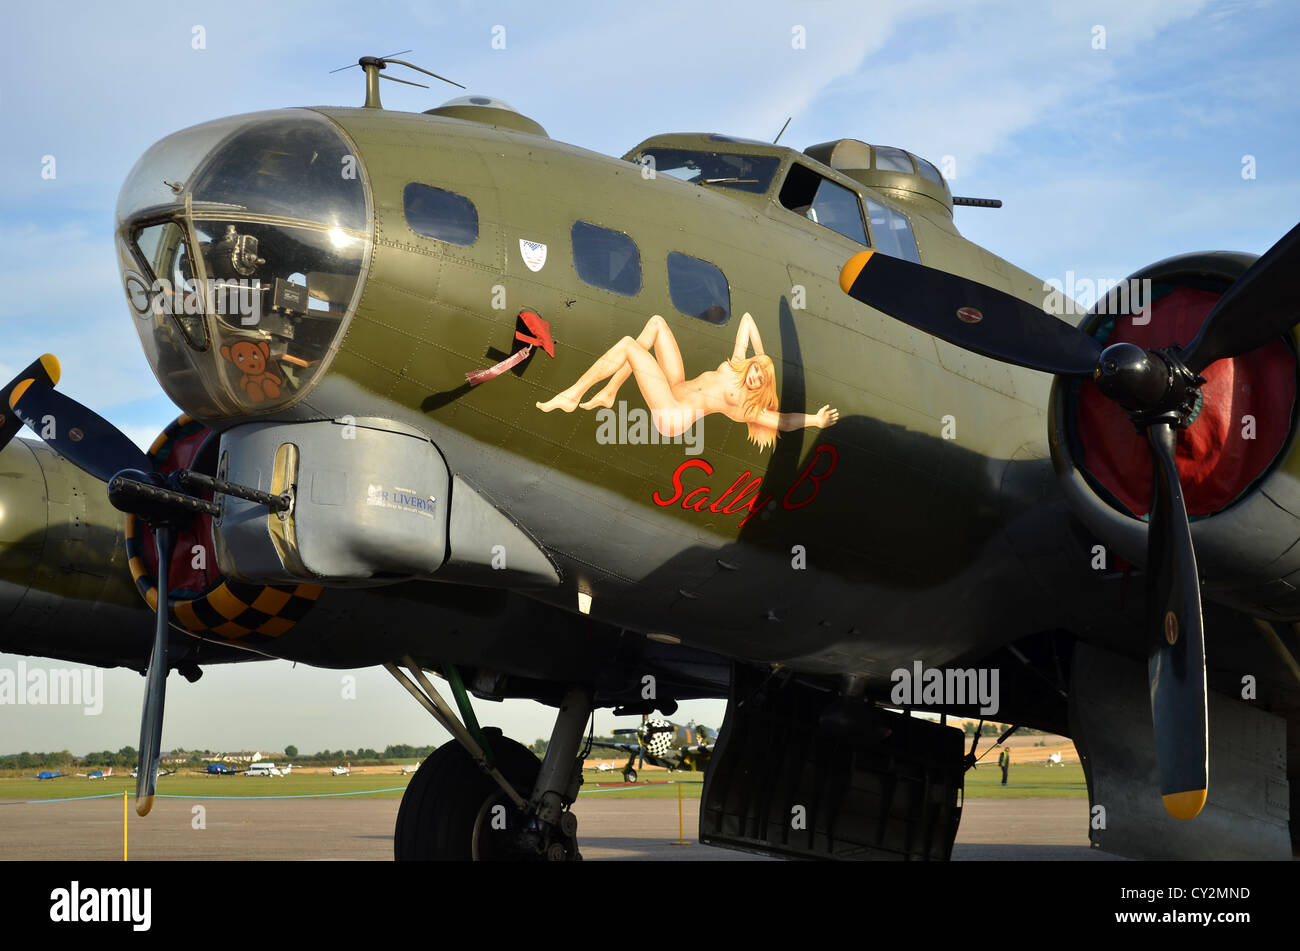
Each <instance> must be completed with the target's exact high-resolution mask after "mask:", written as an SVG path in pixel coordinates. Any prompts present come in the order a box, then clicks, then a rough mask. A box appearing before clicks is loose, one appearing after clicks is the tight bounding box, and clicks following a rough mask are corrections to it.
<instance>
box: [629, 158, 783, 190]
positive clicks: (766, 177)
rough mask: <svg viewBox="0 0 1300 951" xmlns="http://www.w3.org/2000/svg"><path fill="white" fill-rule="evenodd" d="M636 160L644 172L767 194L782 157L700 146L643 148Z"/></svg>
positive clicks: (694, 183) (698, 183) (645, 173)
mask: <svg viewBox="0 0 1300 951" xmlns="http://www.w3.org/2000/svg"><path fill="white" fill-rule="evenodd" d="M634 160H635V161H636V163H637V164H638V165H640V166H641V167H642V168H643V169H646V170H647V171H645V172H643V173H642V174H644V175H647V176H648V175H650V174H654V175H667V176H669V177H671V178H676V179H678V180H680V181H683V182H690V183H691V184H692V185H708V186H711V187H717V188H734V189H736V190H737V191H743V192H753V193H754V194H758V195H763V194H766V193H767V190H768V188H770V187H771V185H772V179H773V178H774V177H775V176H776V170H777V169H778V168H779V167H780V165H781V160H780V159H779V158H777V157H776V156H775V155H744V154H741V153H738V152H703V151H699V150H697V149H661V148H652V149H643V150H642V151H641V153H640V155H638V156H635V157H634Z"/></svg>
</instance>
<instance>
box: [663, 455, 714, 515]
mask: <svg viewBox="0 0 1300 951" xmlns="http://www.w3.org/2000/svg"><path fill="white" fill-rule="evenodd" d="M694 468H700V469H703V470H704V474H705V475H713V466H711V465H709V464H708V463H707V462H705V461H704V460H703V459H687V460H686V461H685V462H683V463H682V464H681V465H680V466H678V467H677V468H676V469H674V470H673V490H674V491H673V497H672V498H671V499H665V498H664V497H663V496H661V495H660V494H659V491H658V490H655V492H654V495H653V496H652V498H653V499H654V503H655V505H672V504H673V503H674V502H676V501H677V500H678V499H680V498H681V497H682V492H683V491H685V488H684V486H683V485H682V473H683V472H685V471H686V470H687V469H694Z"/></svg>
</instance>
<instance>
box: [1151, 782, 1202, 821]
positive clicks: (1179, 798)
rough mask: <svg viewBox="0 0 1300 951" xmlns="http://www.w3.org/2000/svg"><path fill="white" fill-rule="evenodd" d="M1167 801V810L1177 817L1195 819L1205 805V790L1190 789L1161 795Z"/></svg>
mask: <svg viewBox="0 0 1300 951" xmlns="http://www.w3.org/2000/svg"><path fill="white" fill-rule="evenodd" d="M1161 798H1163V799H1164V801H1165V811H1166V812H1168V813H1169V814H1170V815H1171V816H1173V817H1174V818H1175V819H1184V820H1186V819H1194V818H1195V817H1196V816H1197V814H1198V813H1200V811H1201V809H1203V808H1204V807H1205V790H1204V789H1189V790H1187V792H1176V793H1169V795H1167V796H1163V797H1161Z"/></svg>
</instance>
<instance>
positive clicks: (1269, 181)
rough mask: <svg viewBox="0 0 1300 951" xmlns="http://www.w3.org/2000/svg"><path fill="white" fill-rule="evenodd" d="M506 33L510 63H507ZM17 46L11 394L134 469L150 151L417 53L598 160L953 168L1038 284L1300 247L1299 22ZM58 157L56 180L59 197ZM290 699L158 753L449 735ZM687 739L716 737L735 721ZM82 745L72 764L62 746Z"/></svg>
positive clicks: (525, 718)
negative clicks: (120, 236)
mask: <svg viewBox="0 0 1300 951" xmlns="http://www.w3.org/2000/svg"><path fill="white" fill-rule="evenodd" d="M498 26H499V27H504V38H505V48H504V49H494V48H493V46H492V40H493V36H494V27H498ZM196 28H201V36H202V39H203V41H204V43H203V45H204V48H202V49H195V48H194V46H195V37H196V36H197V35H199V31H196ZM1099 29H1100V30H1101V31H1102V32H1100V33H1099V32H1098V31H1099ZM495 35H497V36H500V35H501V34H500V31H496V33H495ZM0 36H3V37H4V39H3V40H2V41H0V43H3V46H4V53H5V55H4V57H3V60H2V61H0V143H3V146H0V287H3V288H4V289H5V293H4V294H3V295H0V340H3V342H4V347H3V349H0V379H8V378H9V377H11V376H12V375H13V373H15V372H16V371H17V370H18V369H19V368H21V367H22V366H25V365H26V364H27V363H28V362H29V361H30V360H31V359H32V358H33V357H34V356H36V355H37V354H40V353H42V352H45V351H47V350H48V351H53V352H54V353H56V354H57V355H58V356H59V358H60V359H61V361H62V363H63V368H64V377H63V382H62V383H61V384H60V386H61V388H62V389H64V390H65V391H66V392H68V393H69V394H70V395H71V396H73V397H74V398H77V399H79V400H82V401H83V402H86V403H88V404H89V405H91V406H92V407H94V408H95V409H96V410H97V411H98V412H100V413H101V414H102V415H104V416H105V417H107V418H108V419H110V420H112V421H114V422H115V423H117V424H118V425H119V426H121V427H122V428H123V429H124V430H126V431H127V432H128V433H129V434H130V435H132V436H133V437H134V438H136V439H137V441H138V442H141V443H142V444H147V443H148V442H149V441H151V440H152V438H153V436H154V435H155V434H156V433H157V432H158V431H159V430H160V429H161V428H162V426H163V425H165V423H166V422H167V421H168V420H170V419H171V418H172V417H173V416H174V415H175V413H176V411H175V409H174V408H173V407H172V406H171V405H170V403H169V401H168V400H167V399H166V398H165V397H164V396H163V395H162V393H161V391H160V390H159V388H158V386H157V384H156V382H155V381H154V379H153V376H152V374H151V373H150V371H149V368H148V365H147V364H146V363H145V361H144V359H143V356H142V354H141V351H140V347H139V344H138V342H137V339H136V337H135V334H134V332H133V331H132V330H131V329H130V326H129V318H128V316H127V311H126V307H125V302H124V300H123V294H122V292H121V290H120V285H119V282H118V276H117V273H116V269H115V264H114V257H113V245H112V227H113V209H114V206H115V204H116V199H117V191H118V188H119V187H120V185H121V182H122V181H123V179H124V178H125V177H126V175H127V173H128V171H129V170H130V168H131V166H132V164H133V163H134V162H135V160H136V159H137V158H138V157H139V155H140V154H141V153H143V151H144V150H145V149H146V148H148V146H149V145H150V144H152V143H153V142H154V141H156V140H157V139H159V138H161V137H162V136H164V135H167V134H169V133H170V132H173V131H176V130H177V129H180V128H183V127H185V126H188V125H193V124H195V123H198V122H203V121H206V120H209V119H213V118H217V117H219V116H223V115H229V114H233V113H240V112H251V111H256V110H262V109H271V108H278V107H281V106H288V105H313V104H344V105H348V104H360V100H361V97H362V92H363V88H362V78H361V75H360V71H359V70H355V69H353V70H349V71H346V72H342V73H335V74H333V75H330V73H329V71H330V70H331V69H334V68H336V67H339V66H343V65H345V64H347V63H350V62H355V60H356V58H357V57H358V56H360V55H362V54H383V53H389V52H392V51H395V50H400V49H405V48H407V47H411V48H412V49H413V52H411V53H410V54H408V55H407V57H405V58H408V59H410V60H412V61H413V62H417V63H419V64H420V65H423V66H425V67H426V68H428V69H432V70H434V71H435V72H438V73H441V74H443V75H445V76H449V77H451V78H453V79H455V80H457V81H459V82H461V83H464V84H465V85H466V86H468V87H469V88H470V90H471V91H473V92H476V93H482V94H488V95H495V96H498V97H500V98H503V99H505V100H507V101H508V102H510V103H512V104H513V105H514V106H515V107H517V108H518V109H519V110H520V111H522V112H524V113H525V114H527V115H530V116H532V117H533V118H534V119H536V120H538V121H539V122H541V123H542V125H544V126H545V127H546V128H547V130H548V131H549V132H550V134H551V136H552V137H553V138H556V139H560V140H563V141H566V142H572V143H575V144H577V145H581V146H584V147H586V148H590V149H593V150H596V151H600V152H605V153H607V154H614V155H619V154H622V153H623V152H624V151H626V150H627V149H628V148H630V147H631V146H632V145H634V144H635V143H637V142H639V141H640V140H642V139H644V138H646V137H647V136H649V135H652V134H655V133H659V132H670V131H702V130H703V131H717V132H726V133H730V134H734V135H740V136H747V137H752V138H759V139H770V138H771V137H772V136H774V135H775V134H776V132H777V130H778V129H780V127H781V124H782V123H783V122H784V121H785V118H786V117H787V116H793V120H792V121H791V123H790V127H789V129H787V130H786V132H785V134H784V135H783V137H782V142H783V144H788V145H791V146H794V147H796V148H803V147H805V146H808V145H811V144H813V143H817V142H823V141H826V140H830V139H835V138H841V137H853V138H860V139H863V140H866V141H869V142H873V143H876V144H882V145H896V146H901V147H903V148H907V149H909V150H911V151H914V152H916V153H918V154H920V155H923V156H925V157H927V158H929V159H930V160H931V161H934V162H935V163H939V162H941V161H942V160H943V158H944V157H945V156H951V157H952V160H953V163H954V164H955V168H956V176H955V177H954V179H953V181H952V183H951V184H952V187H953V190H954V192H956V193H957V194H964V195H974V196H981V197H996V198H1001V199H1002V200H1003V202H1004V203H1005V204H1004V207H1003V208H1002V209H1001V210H998V211H990V210H983V209H958V211H957V218H956V220H957V225H958V227H959V228H960V229H961V231H962V232H963V234H965V235H966V236H967V237H968V238H970V239H971V240H973V241H975V242H976V243H978V244H981V245H983V246H985V247H987V248H989V249H991V250H993V251H995V252H996V253H998V254H1000V255H1001V256H1003V257H1005V258H1007V259H1008V260H1010V261H1011V262H1013V263H1015V264H1017V265H1019V266H1021V267H1024V268H1026V269H1027V270H1029V271H1030V272H1032V273H1034V274H1037V275H1039V276H1041V277H1043V278H1057V279H1058V280H1062V281H1063V280H1064V279H1065V276H1066V274H1067V271H1073V272H1074V274H1075V275H1076V277H1088V278H1092V279H1098V278H1108V279H1115V280H1117V279H1120V278H1122V277H1124V276H1126V275H1127V274H1129V273H1131V272H1132V271H1135V270H1137V269H1138V268H1139V267H1141V266H1143V265H1145V264H1147V263H1149V262H1151V261H1154V260H1157V259H1159V258H1163V257H1166V256H1168V255H1171V254H1175V253H1179V252H1183V251H1192V250H1205V249H1219V248H1226V249H1234V250H1245V251H1251V252H1255V253H1260V252H1262V251H1264V250H1265V249H1266V248H1267V247H1268V246H1269V245H1270V244H1272V242H1273V241H1275V240H1277V238H1279V237H1280V236H1281V235H1282V234H1284V233H1285V232H1286V231H1287V230H1288V229H1289V228H1291V227H1292V226H1293V225H1294V224H1295V223H1296V222H1297V221H1300V167H1298V165H1297V160H1296V156H1297V155H1300V148H1298V146H1300V141H1298V140H1300V122H1297V110H1296V107H1295V104H1294V96H1295V92H1294V90H1295V89H1297V88H1300V82H1298V80H1300V65H1298V62H1300V58H1297V57H1296V55H1295V50H1296V49H1297V46H1298V45H1300V44H1298V42H1297V41H1298V40H1300V13H1297V11H1296V8H1295V6H1294V5H1293V4H1289V3H1286V2H1274V3H1270V2H1266V0H1261V2H1256V0H1219V2H1210V0H1207V2H1198V0H1166V2H1161V3H1144V2H1140V0H1107V2H1096V0H1083V2H1072V3H1068V4H1064V3H1062V4H1057V3H1050V4H1044V3H1039V2H1026V3H1007V2H979V0H920V2H916V0H913V2H879V3H873V4H871V5H870V6H869V7H868V6H867V5H864V4H862V3H860V2H850V3H838V2H830V0H803V2H789V0H786V2H752V3H746V4H744V5H743V7H742V6H736V5H723V4H700V3H693V4H674V3H662V2H661V3H655V4H652V5H648V4H635V5H603V4H594V3H593V4H569V3H566V4H560V5H546V4H531V3H530V4H525V3H496V2H487V3H473V4H471V3H459V4H456V3H442V4H438V5H436V8H434V7H433V6H432V5H428V4H423V3H409V4H408V3H397V2H383V0H380V2H373V3H369V4H366V5H364V6H361V7H358V6H357V5H356V4H353V3H342V2H313V3H311V4H288V3H286V4H279V3H277V4H269V3H264V2H260V3H245V2H229V3H224V4H212V3H203V4H189V3H180V2H172V3H166V4H162V3H130V2H128V3H118V4H113V5H111V6H110V5H102V6H101V5H93V4H89V3H87V4H70V3H58V2H54V3H46V4H42V5H40V6H39V8H37V7H36V6H35V5H22V7H21V8H17V9H15V5H11V6H10V7H9V8H7V9H6V10H5V11H4V12H3V13H0ZM800 36H802V37H804V38H805V42H804V44H803V48H797V46H798V44H797V42H795V41H796V40H797V39H798V38H799V37H800ZM1099 39H1102V40H1104V46H1103V47H1102V48H1097V47H1098V45H1099V44H1098V40H1099ZM383 93H384V103H385V105H386V106H387V107H388V108H393V109H405V110H411V111H419V110H423V109H427V108H430V107H431V106H434V105H437V104H439V103H441V102H443V101H445V100H446V99H449V98H452V97H453V96H454V95H459V94H460V93H459V91H458V90H455V89H453V88H452V87H450V86H444V87H442V88H433V89H430V90H427V91H426V90H422V89H415V88H412V87H407V86H401V85H398V84H392V83H386V84H385V86H384V90H383ZM47 155H52V156H54V159H55V171H56V175H55V178H53V179H46V178H42V175H41V170H42V162H43V160H44V157H45V156H47ZM1247 156H1250V157H1252V158H1253V165H1254V169H1255V175H1254V177H1253V178H1248V177H1243V174H1242V170H1243V162H1246V161H1248V159H1247V158H1246V157H1247ZM13 663H14V659H13V658H8V657H0V664H8V665H10V666H12V665H13ZM288 671H289V668H288V665H283V664H276V665H260V666H259V669H258V670H257V671H251V670H249V668H247V667H245V668H242V669H236V670H232V671H229V672H221V671H213V672H212V673H210V674H209V675H208V677H206V678H205V679H204V680H203V681H202V682H200V684H198V685H195V686H193V687H191V686H190V685H187V684H179V685H178V686H177V687H175V688H173V691H172V696H171V697H169V700H170V701H171V705H170V709H169V714H170V715H169V718H168V727H167V730H166V732H165V733H164V744H167V745H172V744H194V743H199V744H201V745H207V746H215V745H230V746H235V745H238V746H250V747H251V746H258V745H263V746H270V745H273V744H279V745H283V743H286V742H292V743H296V744H297V745H298V746H300V747H303V748H312V749H314V748H316V747H318V746H325V745H328V746H331V747H340V746H342V747H347V746H358V745H367V746H376V745H383V744H385V743H388V742H416V741H418V740H419V739H420V738H421V737H427V736H441V733H440V731H436V730H434V729H433V728H432V726H431V724H430V725H429V726H427V727H426V716H425V715H424V714H423V713H421V712H420V711H419V710H418V708H416V706H415V705H414V704H413V703H412V702H411V701H410V700H409V698H407V697H406V696H405V694H404V693H403V692H402V691H400V690H399V689H398V688H397V687H396V685H389V684H387V683H386V682H385V681H386V680H387V675H386V674H383V673H382V671H378V672H376V671H371V672H368V673H366V674H364V675H361V676H363V677H364V678H365V679H363V680H362V681H360V683H361V684H373V686H374V691H373V693H374V695H375V698H376V699H375V706H374V707H373V708H371V709H368V710H360V711H359V710H358V709H357V708H356V707H348V708H346V709H343V710H340V708H339V704H338V702H337V701H336V700H335V699H333V698H336V697H337V693H338V683H339V676H340V675H339V674H338V673H336V672H313V671H309V670H307V669H306V668H303V667H301V666H300V667H298V668H297V669H296V670H294V671H292V674H290V673H288ZM313 678H314V679H313ZM119 680H120V682H119ZM108 687H109V689H110V690H111V694H110V696H113V697H119V698H120V700H121V702H120V703H114V704H113V710H111V711H106V712H105V714H104V715H103V716H101V717H97V718H82V719H81V720H79V721H77V720H72V719H68V720H67V721H66V722H65V721H64V720H63V719H60V717H59V716H58V715H56V714H55V713H54V712H51V713H49V715H48V716H45V715H39V716H36V717H31V716H29V714H31V713H32V711H31V709H30V708H29V709H28V711H26V712H25V713H24V716H25V717H27V720H25V721H19V720H18V719H17V718H15V717H13V716H11V713H12V712H13V711H6V712H4V713H3V714H0V716H3V721H0V722H3V725H4V731H3V735H0V748H9V747H11V746H13V747H15V748H23V747H27V748H32V747H36V746H42V745H43V746H56V747H63V746H69V747H72V748H74V749H81V748H83V747H84V748H87V749H88V748H104V747H111V748H113V749H116V748H117V747H119V746H121V745H123V744H124V743H127V742H134V733H135V731H136V729H137V726H138V712H137V707H136V703H137V700H136V697H137V696H138V691H139V678H138V677H136V676H135V675H134V674H123V673H121V672H119V673H116V674H110V675H109V681H108ZM366 692H369V688H367V690H366V691H363V692H362V696H364V694H365V693H366ZM381 692H382V693H383V694H386V695H387V696H388V699H386V700H383V701H382V702H381V701H380V700H379V697H380V694H381ZM362 696H359V698H358V700H357V701H356V703H358V704H360V703H361V701H362ZM189 698H196V699H194V700H193V701H191V700H190V699H189ZM314 698H316V699H319V700H320V703H321V706H320V708H319V709H317V708H316V707H314V706H313V704H314V703H315V702H316V699H314ZM222 704H225V705H226V706H225V707H222V706H221V705H222ZM263 705H264V706H263ZM191 706H192V709H191ZM119 707H121V708H123V712H122V713H121V714H118V713H117V712H116V711H117V710H118V708H119ZM214 708H215V709H227V710H228V712H227V713H226V714H225V715H216V716H214V715H213V714H212V710H213V709H214ZM202 710H207V711H208V715H207V716H205V717H203V718H202V720H200V713H201V711H202ZM331 711H337V713H331ZM494 712H497V711H496V708H494ZM358 713H361V714H362V715H361V716H358ZM500 713H501V716H500V717H498V718H497V719H498V720H499V721H500V722H501V724H502V725H503V726H504V727H505V728H506V729H507V731H512V732H514V733H515V735H517V736H519V737H520V738H522V739H525V740H530V739H532V738H533V737H535V736H537V735H542V734H544V733H546V732H548V729H549V727H548V719H547V718H546V717H544V716H539V715H538V712H537V708H531V709H530V705H525V704H519V705H505V706H504V707H502V708H501V710H500ZM685 715H697V716H699V717H700V718H701V719H704V720H705V721H707V722H711V723H714V724H715V725H716V724H717V723H718V722H719V721H720V720H721V704H713V705H709V706H707V707H702V708H700V710H698V711H687V712H686V714H685ZM77 716H78V717H79V716H80V714H79V712H78V713H77ZM683 718H684V717H683ZM91 719H93V720H94V721H95V726H93V727H89V728H88V727H86V726H85V723H84V722H83V721H87V720H91ZM611 722H612V721H610V719H609V718H608V717H606V718H605V720H604V721H601V723H600V725H601V727H602V728H604V727H605V726H607V725H610V723H611ZM200 723H202V724H203V725H202V729H201V730H200ZM268 723H274V724H275V727H274V729H271V728H269V727H267V726H266V724H268ZM214 724H219V726H217V725H214ZM218 729H219V730H220V732H216V731H217V730H218ZM68 730H75V731H77V732H76V736H77V738H76V739H63V740H60V739H59V737H60V736H67V731H68ZM214 733H216V735H214ZM282 733H283V734H285V735H281V734H282ZM101 734H103V739H102V740H101V739H99V738H98V737H99V736H100V735H101ZM115 737H120V738H118V739H115ZM83 739H84V742H82V740H83Z"/></svg>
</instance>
